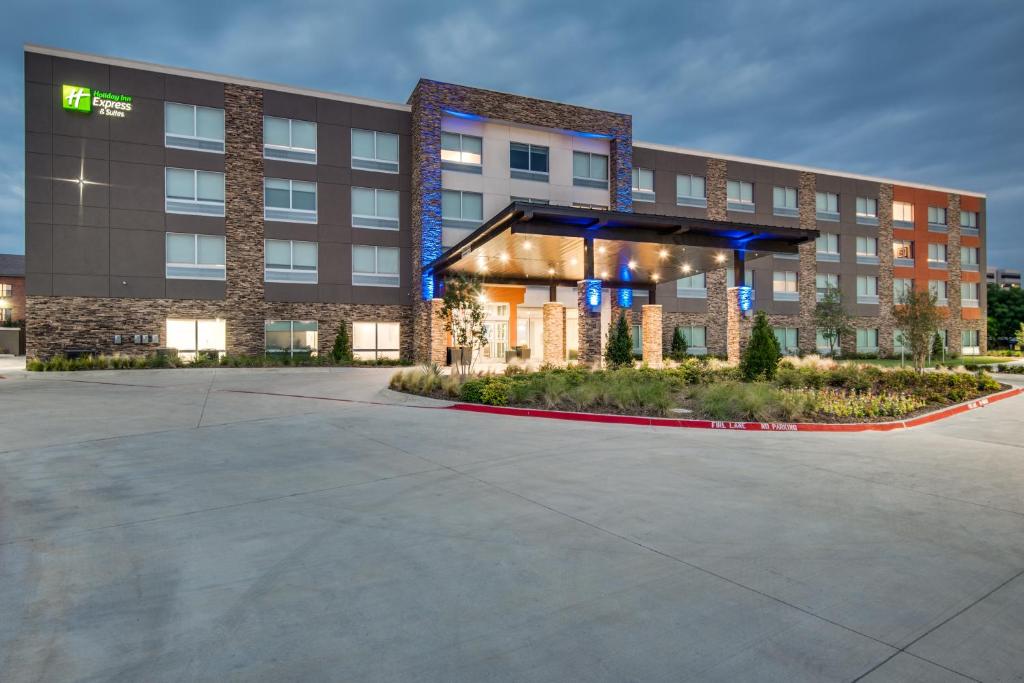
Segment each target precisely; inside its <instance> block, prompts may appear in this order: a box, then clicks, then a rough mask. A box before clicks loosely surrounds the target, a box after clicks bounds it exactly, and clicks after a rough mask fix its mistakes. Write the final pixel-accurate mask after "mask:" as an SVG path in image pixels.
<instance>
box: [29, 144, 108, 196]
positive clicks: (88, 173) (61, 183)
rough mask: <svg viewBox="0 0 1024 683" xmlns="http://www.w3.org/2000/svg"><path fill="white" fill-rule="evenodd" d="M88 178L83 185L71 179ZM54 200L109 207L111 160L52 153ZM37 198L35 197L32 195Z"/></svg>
mask: <svg viewBox="0 0 1024 683" xmlns="http://www.w3.org/2000/svg"><path fill="white" fill-rule="evenodd" d="M83 177H84V179H85V180H86V181H88V183H87V184H85V185H84V186H81V187H80V186H79V184H78V183H77V182H72V181H74V180H77V179H78V178H83ZM53 178H54V181H53V203H54V204H70V205H72V206H76V207H77V206H79V205H81V206H86V207H90V206H95V207H107V206H109V203H110V191H109V187H108V184H109V183H110V163H109V162H108V161H105V160H102V159H82V158H80V157H68V156H54V157H53ZM33 199H34V198H33Z"/></svg>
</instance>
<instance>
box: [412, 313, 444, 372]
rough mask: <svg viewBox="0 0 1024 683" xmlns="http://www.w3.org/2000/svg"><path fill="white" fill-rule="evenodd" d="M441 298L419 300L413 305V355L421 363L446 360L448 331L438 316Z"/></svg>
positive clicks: (442, 362) (441, 362)
mask: <svg viewBox="0 0 1024 683" xmlns="http://www.w3.org/2000/svg"><path fill="white" fill-rule="evenodd" d="M442 305H443V302H442V301H441V299H430V300H429V301H421V302H420V305H419V306H416V305H413V325H414V326H415V328H414V329H415V330H416V334H414V335H413V357H414V358H415V360H417V361H419V362H421V363H440V364H442V365H443V364H444V363H445V361H446V360H447V355H448V354H447V351H448V349H447V346H448V344H447V341H448V333H447V332H445V330H444V322H445V321H444V319H443V318H442V317H441V316H440V312H441V307H442Z"/></svg>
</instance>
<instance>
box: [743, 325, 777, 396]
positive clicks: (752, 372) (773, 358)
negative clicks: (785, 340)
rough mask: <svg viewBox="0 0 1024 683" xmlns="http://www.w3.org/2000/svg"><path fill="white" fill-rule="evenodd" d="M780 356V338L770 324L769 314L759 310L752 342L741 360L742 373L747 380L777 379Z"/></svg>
mask: <svg viewBox="0 0 1024 683" xmlns="http://www.w3.org/2000/svg"><path fill="white" fill-rule="evenodd" d="M780 358H781V350H780V348H779V340H778V339H776V338H775V333H774V332H772V328H771V326H770V325H769V324H768V316H767V315H765V313H764V311H758V312H757V317H756V319H755V320H754V329H753V331H752V332H751V334H750V343H749V344H747V350H746V351H745V352H744V353H743V359H742V360H741V361H740V373H742V375H743V378H744V379H746V380H747V381H754V380H758V379H760V380H772V379H775V373H776V371H777V370H778V367H779V359H780Z"/></svg>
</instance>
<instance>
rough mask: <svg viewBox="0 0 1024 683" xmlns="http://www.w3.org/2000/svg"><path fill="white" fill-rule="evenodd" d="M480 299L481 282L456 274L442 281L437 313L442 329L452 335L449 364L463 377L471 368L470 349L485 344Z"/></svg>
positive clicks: (485, 333)
mask: <svg viewBox="0 0 1024 683" xmlns="http://www.w3.org/2000/svg"><path fill="white" fill-rule="evenodd" d="M482 299H483V284H482V283H481V282H480V280H478V279H476V278H471V277H465V276H462V275H459V276H457V277H454V278H452V279H451V280H447V281H446V282H445V285H444V297H443V298H442V300H441V308H440V310H439V311H438V312H437V316H438V318H440V319H441V320H443V321H444V329H445V331H446V332H449V333H450V334H451V335H452V346H454V347H455V357H454V358H453V359H452V361H453V363H452V365H453V367H454V368H455V369H456V371H457V372H459V374H461V375H463V376H467V375H469V372H470V370H471V369H472V367H473V360H474V357H475V353H474V350H476V349H481V348H483V346H484V344H486V343H487V327H486V326H485V325H484V306H483V303H482ZM467 356H468V357H467Z"/></svg>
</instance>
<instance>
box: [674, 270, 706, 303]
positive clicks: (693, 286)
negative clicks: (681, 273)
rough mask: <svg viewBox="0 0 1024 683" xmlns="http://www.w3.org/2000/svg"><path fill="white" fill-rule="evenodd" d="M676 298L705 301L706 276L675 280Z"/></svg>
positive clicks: (702, 274) (691, 276) (703, 274)
mask: <svg viewBox="0 0 1024 683" xmlns="http://www.w3.org/2000/svg"><path fill="white" fill-rule="evenodd" d="M676 296H677V297H679V298H680V299H706V298H707V297H708V285H707V274H706V273H700V274H698V275H690V276H689V277H683V278H679V279H678V280H676Z"/></svg>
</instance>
